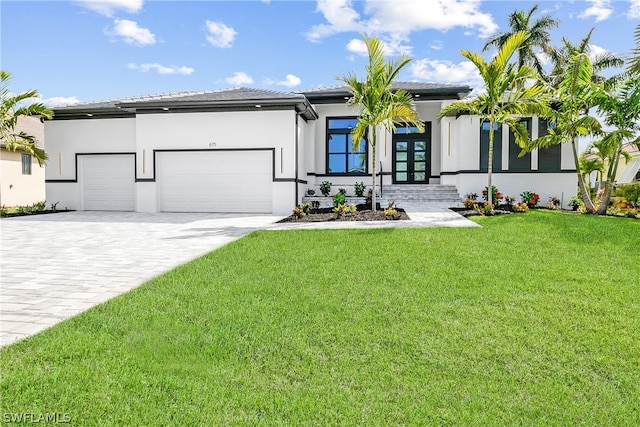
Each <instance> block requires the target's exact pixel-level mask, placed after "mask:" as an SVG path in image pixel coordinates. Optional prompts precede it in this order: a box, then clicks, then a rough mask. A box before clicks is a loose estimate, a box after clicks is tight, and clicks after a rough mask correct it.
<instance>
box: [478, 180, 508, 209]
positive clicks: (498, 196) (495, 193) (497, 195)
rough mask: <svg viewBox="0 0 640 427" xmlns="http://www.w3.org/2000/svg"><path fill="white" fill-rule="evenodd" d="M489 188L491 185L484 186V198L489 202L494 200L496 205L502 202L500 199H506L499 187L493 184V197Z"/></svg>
mask: <svg viewBox="0 0 640 427" xmlns="http://www.w3.org/2000/svg"><path fill="white" fill-rule="evenodd" d="M488 189H489V187H484V189H483V190H482V198H483V199H484V200H485V201H487V202H489V203H491V202H490V201H493V203H495V205H496V206H497V205H498V204H500V200H502V199H504V197H503V196H502V193H501V192H499V191H498V189H497V188H496V187H494V186H493V185H492V186H491V197H489V190H488Z"/></svg>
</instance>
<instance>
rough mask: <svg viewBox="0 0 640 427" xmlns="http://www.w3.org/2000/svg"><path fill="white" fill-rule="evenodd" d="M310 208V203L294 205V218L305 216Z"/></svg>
mask: <svg viewBox="0 0 640 427" xmlns="http://www.w3.org/2000/svg"><path fill="white" fill-rule="evenodd" d="M310 209H311V204H310V203H304V204H302V205H300V206H296V207H295V208H294V209H293V215H294V216H295V217H296V218H302V217H304V216H307V214H308V213H309V210H310Z"/></svg>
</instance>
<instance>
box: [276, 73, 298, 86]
mask: <svg viewBox="0 0 640 427" xmlns="http://www.w3.org/2000/svg"><path fill="white" fill-rule="evenodd" d="M300 83H302V80H300V77H298V76H294V75H293V74H287V75H286V77H285V79H284V80H282V81H279V82H277V83H276V84H277V85H278V86H286V87H296V86H299V85H300Z"/></svg>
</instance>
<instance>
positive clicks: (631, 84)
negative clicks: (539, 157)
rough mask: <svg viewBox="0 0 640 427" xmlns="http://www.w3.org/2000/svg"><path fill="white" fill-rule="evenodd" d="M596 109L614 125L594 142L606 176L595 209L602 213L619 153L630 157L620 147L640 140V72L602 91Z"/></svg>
mask: <svg viewBox="0 0 640 427" xmlns="http://www.w3.org/2000/svg"><path fill="white" fill-rule="evenodd" d="M598 110H599V111H600V112H601V113H602V114H603V115H604V116H605V119H604V121H605V123H606V124H607V125H609V126H611V127H613V128H614V130H612V131H611V132H608V133H607V134H606V135H605V136H604V138H602V140H601V141H599V142H598V145H597V146H598V148H599V151H600V152H601V153H602V157H604V158H605V159H606V176H605V178H606V179H605V181H604V189H603V192H602V200H601V203H600V207H599V209H598V213H599V214H604V213H606V211H607V207H608V206H609V201H610V200H611V193H612V191H613V183H614V181H615V179H616V175H617V172H618V165H619V163H620V157H624V158H626V159H627V160H628V159H629V154H628V153H626V152H625V151H623V149H622V147H623V145H624V144H625V143H627V142H631V143H633V144H637V143H638V142H640V75H635V76H633V77H631V78H629V79H627V80H625V81H624V82H623V83H622V84H621V85H620V87H619V88H617V89H616V90H614V91H610V92H608V93H606V94H604V96H603V97H602V98H601V99H600V100H599V102H598Z"/></svg>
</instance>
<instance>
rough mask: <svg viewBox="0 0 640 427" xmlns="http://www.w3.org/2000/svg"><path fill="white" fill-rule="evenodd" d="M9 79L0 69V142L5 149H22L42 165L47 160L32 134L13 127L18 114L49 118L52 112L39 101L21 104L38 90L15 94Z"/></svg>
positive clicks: (7, 74) (8, 75) (16, 121)
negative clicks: (10, 89)
mask: <svg viewBox="0 0 640 427" xmlns="http://www.w3.org/2000/svg"><path fill="white" fill-rule="evenodd" d="M10 79H11V74H9V73H8V72H7V71H4V70H0V142H1V143H2V144H3V145H4V146H5V148H6V149H7V150H10V151H16V150H22V151H24V152H26V153H27V154H31V155H32V156H33V157H34V158H35V159H36V160H38V163H39V164H40V166H42V164H43V163H44V162H45V161H46V160H47V155H46V154H45V152H44V150H43V149H42V148H40V147H38V146H37V145H36V140H35V138H34V137H33V136H32V135H28V134H26V133H25V132H16V130H15V128H16V124H17V123H18V118H19V117H20V116H41V117H46V118H48V119H49V118H51V116H52V115H53V113H52V112H51V110H49V109H48V108H47V107H45V106H44V105H42V104H40V103H32V104H30V105H26V106H23V105H21V103H22V102H24V101H28V100H29V99H31V98H36V97H37V96H38V92H37V91H35V90H30V91H27V92H23V93H19V94H17V95H16V94H13V93H11V92H10V91H9V87H8V85H9V80H10Z"/></svg>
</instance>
